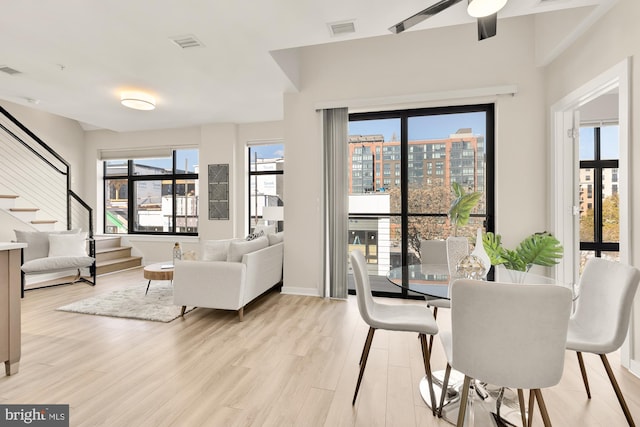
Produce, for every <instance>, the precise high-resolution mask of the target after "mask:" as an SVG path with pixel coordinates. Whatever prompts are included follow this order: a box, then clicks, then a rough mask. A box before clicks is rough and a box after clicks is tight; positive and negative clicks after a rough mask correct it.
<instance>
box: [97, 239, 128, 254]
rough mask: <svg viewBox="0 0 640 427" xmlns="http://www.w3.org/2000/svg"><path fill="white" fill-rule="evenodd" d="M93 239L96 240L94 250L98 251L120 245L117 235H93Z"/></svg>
mask: <svg viewBox="0 0 640 427" xmlns="http://www.w3.org/2000/svg"><path fill="white" fill-rule="evenodd" d="M94 240H95V242H96V252H100V251H101V250H102V249H108V248H119V247H121V246H122V244H121V243H120V237H119V236H116V237H112V236H94Z"/></svg>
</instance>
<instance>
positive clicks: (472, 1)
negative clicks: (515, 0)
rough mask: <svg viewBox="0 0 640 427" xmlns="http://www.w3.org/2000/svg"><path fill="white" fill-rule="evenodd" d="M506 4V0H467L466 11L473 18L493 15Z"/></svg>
mask: <svg viewBox="0 0 640 427" xmlns="http://www.w3.org/2000/svg"><path fill="white" fill-rule="evenodd" d="M505 4H507V0H469V5H468V6H467V13H469V15H471V16H473V17H474V18H483V17H485V16H489V15H493V14H494V13H496V12H498V11H499V10H500V9H502V8H503V7H504V5H505Z"/></svg>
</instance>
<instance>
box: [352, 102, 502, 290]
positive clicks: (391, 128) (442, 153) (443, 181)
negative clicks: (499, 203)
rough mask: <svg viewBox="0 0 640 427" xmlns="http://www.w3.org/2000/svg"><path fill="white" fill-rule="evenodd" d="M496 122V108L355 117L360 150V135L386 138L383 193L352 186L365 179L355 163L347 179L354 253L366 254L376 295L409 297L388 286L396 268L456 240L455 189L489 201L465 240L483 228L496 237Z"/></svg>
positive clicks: (476, 212)
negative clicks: (425, 249) (430, 246)
mask: <svg viewBox="0 0 640 427" xmlns="http://www.w3.org/2000/svg"><path fill="white" fill-rule="evenodd" d="M493 122H494V108H493V105H491V104H485V105H477V106H475V105H474V106H461V107H449V108H431V109H419V110H402V111H390V112H377V113H376V112H374V113H356V114H351V115H350V116H349V135H350V137H349V144H350V145H356V146H357V145H359V144H361V142H359V141H356V138H355V136H356V135H360V136H363V135H383V138H381V139H380V140H379V141H377V142H375V143H374V144H375V145H376V148H377V146H380V147H381V150H380V151H381V152H382V154H383V156H382V159H378V160H379V161H380V162H381V163H382V168H381V169H382V171H383V186H382V188H377V189H376V191H374V192H368V191H365V189H364V188H363V186H359V187H358V186H356V185H353V183H356V182H358V180H359V177H358V176H357V172H358V171H359V168H358V166H357V165H356V163H355V162H352V163H351V164H349V165H348V167H349V170H348V172H347V173H348V176H349V180H350V183H351V184H352V185H350V187H349V190H350V192H349V199H350V203H349V206H350V208H351V209H352V210H351V211H350V212H349V233H350V236H353V237H352V238H351V237H350V239H349V242H348V244H349V250H352V249H354V248H359V249H361V250H362V252H363V253H364V254H365V258H366V261H367V264H369V265H368V272H369V278H370V282H371V286H372V290H373V292H374V294H376V295H380V296H403V297H405V296H407V295H405V294H406V292H405V291H403V290H402V289H401V288H398V287H395V286H393V285H390V284H389V283H388V280H386V277H385V276H386V274H387V272H388V271H389V269H390V268H392V267H398V266H400V265H406V264H409V263H413V262H419V260H420V253H419V244H420V240H421V239H444V238H446V237H448V236H450V235H452V233H453V231H452V227H451V224H450V223H449V220H448V217H447V212H448V210H449V206H450V204H451V198H452V190H451V183H452V182H454V181H456V182H459V183H461V184H462V185H463V186H464V188H465V190H466V191H481V192H482V193H483V196H484V197H483V198H482V200H481V201H480V203H479V204H478V206H477V207H476V209H474V210H473V212H472V215H471V216H472V217H471V220H470V222H469V224H468V225H467V226H465V227H464V230H462V229H459V230H458V235H459V236H472V237H473V236H475V231H476V229H477V228H478V227H485V228H486V229H487V230H489V231H491V230H492V227H493V225H492V213H493V211H492V208H493V188H492V187H493V138H494V126H493ZM470 129H471V130H470ZM456 134H457V135H456ZM461 134H464V141H463V140H462V137H461V136H460V135H461ZM397 135H399V137H398V136H397ZM350 149H353V148H350ZM348 158H349V157H348ZM392 165H393V166H392ZM485 185H486V186H485ZM371 236H374V237H375V238H372V237H371ZM356 237H357V238H356Z"/></svg>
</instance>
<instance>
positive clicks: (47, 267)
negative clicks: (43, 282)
mask: <svg viewBox="0 0 640 427" xmlns="http://www.w3.org/2000/svg"><path fill="white" fill-rule="evenodd" d="M93 261H94V259H93V258H91V257H89V256H82V257H77V256H57V257H44V258H38V259H33V260H31V261H27V262H25V263H24V264H22V267H21V269H22V271H24V272H25V273H50V272H53V271H62V270H70V269H76V268H85V267H89V266H91V264H93Z"/></svg>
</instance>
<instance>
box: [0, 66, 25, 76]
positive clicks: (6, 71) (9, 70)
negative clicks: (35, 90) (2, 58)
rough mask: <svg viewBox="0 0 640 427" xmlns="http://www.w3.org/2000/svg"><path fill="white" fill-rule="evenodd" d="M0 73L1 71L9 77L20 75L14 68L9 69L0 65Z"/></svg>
mask: <svg viewBox="0 0 640 427" xmlns="http://www.w3.org/2000/svg"><path fill="white" fill-rule="evenodd" d="M0 71H2V72H3V73H7V74H9V75H10V76H13V75H14V74H22V72H21V71H18V70H16V69H15V68H11V67H8V66H6V65H0Z"/></svg>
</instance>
